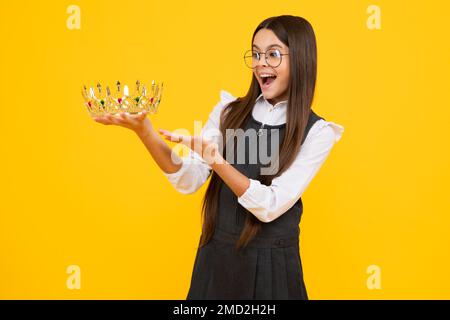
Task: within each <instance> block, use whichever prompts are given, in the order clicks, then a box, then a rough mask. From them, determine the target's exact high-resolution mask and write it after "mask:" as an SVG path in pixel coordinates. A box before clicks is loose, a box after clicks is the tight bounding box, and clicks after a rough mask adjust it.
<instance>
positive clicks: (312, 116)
mask: <svg viewBox="0 0 450 320" xmlns="http://www.w3.org/2000/svg"><path fill="white" fill-rule="evenodd" d="M320 119H322V120H325V119H324V118H322V117H321V116H319V115H318V114H316V113H315V112H314V111H313V110H312V109H311V112H310V114H309V118H308V123H307V125H306V128H305V133H304V134H303V139H302V144H303V142H305V139H306V136H307V135H308V132H309V130H310V129H311V128H312V126H313V125H314V123H316V121H318V120H320Z"/></svg>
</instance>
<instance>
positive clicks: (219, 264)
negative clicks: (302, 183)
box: [187, 110, 323, 300]
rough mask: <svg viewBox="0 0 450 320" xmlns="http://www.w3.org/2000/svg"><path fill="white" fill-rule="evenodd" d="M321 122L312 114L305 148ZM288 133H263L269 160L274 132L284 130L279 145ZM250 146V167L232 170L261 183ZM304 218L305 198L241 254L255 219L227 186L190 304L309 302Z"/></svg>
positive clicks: (198, 262)
mask: <svg viewBox="0 0 450 320" xmlns="http://www.w3.org/2000/svg"><path fill="white" fill-rule="evenodd" d="M319 119H323V118H322V117H320V116H318V115H317V114H316V113H314V112H313V111H312V110H311V113H310V116H309V119H308V124H307V127H306V129H305V134H304V135H303V141H302V144H303V142H304V141H305V138H306V136H307V134H308V132H309V130H310V129H311V127H312V125H313V124H314V123H315V122H316V121H318V120H319ZM261 125H262V123H261V122H259V121H257V120H256V119H254V118H253V116H250V117H249V120H248V121H247V123H246V124H245V127H244V130H246V129H248V128H253V129H254V130H256V131H258V130H259V129H260V128H261ZM285 127H286V124H285V123H284V124H281V125H267V124H266V125H264V128H265V129H267V130H264V129H263V132H264V134H263V135H262V136H260V137H259V139H261V138H264V139H266V141H267V144H268V148H267V149H268V152H267V153H268V154H269V155H270V154H271V151H270V150H272V149H273V148H272V146H271V145H270V144H271V141H272V140H271V138H270V135H271V130H270V129H279V131H278V132H279V139H278V143H281V141H282V139H283V138H284V132H285ZM275 140H277V139H275ZM245 145H246V146H245V149H246V150H245V152H246V161H245V163H244V164H239V163H236V161H234V163H232V165H233V166H234V167H235V168H236V169H237V170H239V171H240V172H241V173H243V174H244V175H246V176H247V177H248V178H251V179H256V180H259V174H260V170H259V169H260V168H261V167H262V165H261V162H260V159H259V156H258V157H257V163H256V164H255V163H254V161H253V163H252V162H250V161H248V159H249V157H248V151H249V146H248V143H245ZM258 148H259V143H258ZM278 150H279V148H278ZM263 154H264V153H263ZM258 155H259V151H258ZM247 162H249V163H247ZM264 166H267V165H264ZM302 212H303V204H302V200H301V198H300V199H299V200H298V201H297V202H296V203H295V204H294V206H292V207H291V208H290V209H289V210H288V211H286V212H285V213H283V214H282V215H281V216H280V217H279V218H277V219H275V220H274V221H272V222H269V223H262V228H261V229H260V231H259V233H258V234H257V235H256V236H255V238H253V239H252V240H251V241H250V242H249V244H248V245H247V247H245V248H243V249H241V250H240V251H236V249H235V243H236V241H237V239H238V238H239V235H240V233H241V231H242V229H243V227H244V222H245V217H246V215H247V214H252V213H251V212H250V211H248V210H247V209H245V208H244V207H243V206H241V205H240V204H239V203H238V201H237V196H236V195H235V194H234V193H233V192H232V191H231V189H230V188H229V187H228V186H227V185H226V184H225V183H222V187H221V190H220V197H219V212H218V217H217V220H216V227H215V232H214V236H213V238H212V240H210V241H209V242H208V243H207V244H206V245H205V246H203V247H201V248H198V250H197V254H196V257H195V262H194V267H193V272H192V277H191V284H190V288H189V292H188V295H187V299H188V300H190V299H195V300H199V299H247V300H253V299H274V300H275V299H300V300H307V299H308V295H307V292H306V287H305V283H304V281H303V270H302V263H301V259H300V253H299V236H300V228H299V224H300V218H301V215H302Z"/></svg>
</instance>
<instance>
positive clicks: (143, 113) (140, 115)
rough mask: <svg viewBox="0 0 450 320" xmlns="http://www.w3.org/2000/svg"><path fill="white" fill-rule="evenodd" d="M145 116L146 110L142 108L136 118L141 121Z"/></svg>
mask: <svg viewBox="0 0 450 320" xmlns="http://www.w3.org/2000/svg"><path fill="white" fill-rule="evenodd" d="M146 116H147V110H144V111H142V112H140V114H139V116H138V119H139V120H141V121H142V120H144V119H145V117H146Z"/></svg>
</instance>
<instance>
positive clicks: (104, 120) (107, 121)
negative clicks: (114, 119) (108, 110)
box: [94, 117, 111, 125]
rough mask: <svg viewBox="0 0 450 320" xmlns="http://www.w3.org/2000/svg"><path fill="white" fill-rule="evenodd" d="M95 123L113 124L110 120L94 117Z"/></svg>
mask: <svg viewBox="0 0 450 320" xmlns="http://www.w3.org/2000/svg"><path fill="white" fill-rule="evenodd" d="M94 121H96V122H98V123H101V124H105V125H110V124H111V122H110V121H109V120H108V119H105V117H94Z"/></svg>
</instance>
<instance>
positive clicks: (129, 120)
mask: <svg viewBox="0 0 450 320" xmlns="http://www.w3.org/2000/svg"><path fill="white" fill-rule="evenodd" d="M93 119H94V120H95V121H96V122H99V123H102V124H104V125H111V124H113V125H117V126H121V127H124V128H128V129H130V130H133V131H134V132H135V133H136V134H138V135H141V134H143V133H144V132H145V130H149V129H152V128H153V127H152V124H151V122H150V120H149V119H148V118H147V111H145V110H144V111H142V112H139V113H138V114H129V113H125V112H121V113H119V114H115V115H114V114H110V113H107V114H106V115H103V116H100V117H94V118H93Z"/></svg>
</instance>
